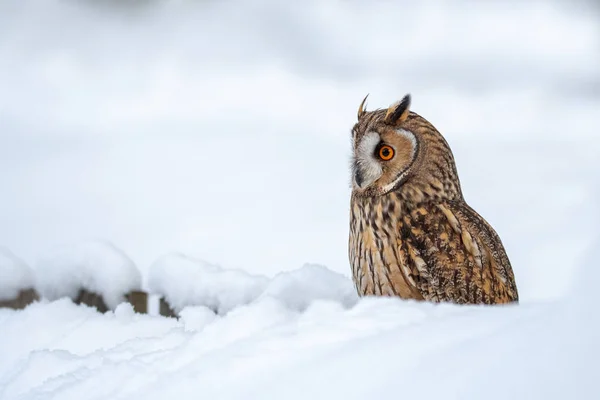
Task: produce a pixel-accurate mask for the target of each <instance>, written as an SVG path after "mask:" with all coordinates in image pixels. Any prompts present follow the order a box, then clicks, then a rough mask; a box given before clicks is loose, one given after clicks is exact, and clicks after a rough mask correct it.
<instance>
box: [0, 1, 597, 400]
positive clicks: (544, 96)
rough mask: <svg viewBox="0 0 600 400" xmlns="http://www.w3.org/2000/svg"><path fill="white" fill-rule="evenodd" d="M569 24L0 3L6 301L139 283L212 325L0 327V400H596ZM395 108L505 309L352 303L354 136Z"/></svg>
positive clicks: (579, 78) (582, 163) (137, 319)
mask: <svg viewBox="0 0 600 400" xmlns="http://www.w3.org/2000/svg"><path fill="white" fill-rule="evenodd" d="M596 3H597V2H596ZM590 4H591V3H590ZM590 4H588V3H586V2H583V1H569V2H564V3H556V2H553V1H521V2H500V1H498V2H472V1H467V0H457V1H451V2H446V1H441V0H433V1H427V2H409V1H397V2H364V1H363V2H357V1H339V0H326V1H323V0H307V1H302V2H280V1H276V0H260V1H247V2H244V1H241V0H237V1H231V2H218V1H197V2H196V1H175V0H170V1H162V2H152V1H148V2H117V1H100V0H99V1H78V2H77V1H71V2H65V1H58V0H48V1H39V2H33V1H10V0H0V187H1V188H2V195H1V196H0V245H1V246H4V247H6V249H10V250H11V251H12V252H14V254H16V256H15V255H13V254H12V253H10V252H8V250H6V251H3V253H2V255H1V256H0V274H3V273H5V271H13V272H14V274H13V272H10V274H11V275H10V276H11V279H12V280H11V282H10V284H9V283H7V282H8V280H3V282H0V288H5V287H6V288H8V289H6V290H7V291H9V290H12V291H14V290H16V288H15V287H14V284H13V283H14V282H17V281H22V282H26V283H31V282H32V281H33V280H34V278H35V279H37V282H38V283H47V284H52V279H51V278H52V277H53V276H54V275H53V273H51V272H50V270H54V269H55V268H60V269H61V270H62V271H63V272H64V273H65V274H67V275H68V274H70V273H71V272H73V271H74V270H75V267H76V266H77V265H80V264H81V263H82V262H83V264H84V265H86V266H89V265H97V266H100V269H102V268H103V267H102V266H105V267H106V268H108V269H109V271H111V269H110V268H114V267H115V266H117V265H121V266H125V267H124V268H125V269H126V270H129V271H134V270H133V267H134V266H135V267H137V268H138V269H139V270H141V271H142V275H143V277H144V282H143V285H144V286H145V287H146V288H148V287H151V288H152V289H154V290H155V291H158V292H162V293H164V294H166V295H167V296H170V299H171V300H172V301H173V302H174V303H177V304H176V306H177V308H181V307H182V306H183V303H184V301H183V299H182V298H180V297H185V299H186V300H187V299H191V300H193V302H194V304H204V305H205V306H206V307H205V306H195V307H188V308H185V309H183V311H182V313H181V315H182V316H183V317H182V319H181V320H179V321H177V320H173V319H165V318H160V317H155V316H140V315H133V314H132V312H131V309H130V308H128V306H126V305H121V306H119V308H118V309H117V310H116V311H115V312H114V313H107V314H105V315H100V314H97V313H95V312H94V311H93V310H90V309H86V308H83V307H76V306H74V305H72V304H70V303H69V302H68V301H66V300H58V301H55V302H52V303H40V304H36V305H33V306H31V307H29V308H28V309H26V310H24V311H9V310H0V399H2V400H4V399H13V398H22V399H34V398H35V399H46V398H60V399H63V398H64V399H81V398H85V399H90V398H93V399H95V398H97V399H100V398H102V399H120V398H148V399H155V398H156V399H164V398H170V397H171V398H176V397H175V396H177V398H181V399H185V398H198V397H202V396H208V397H211V398H244V399H248V398H261V399H264V398H273V399H275V398H277V399H281V398H307V397H309V396H314V397H317V398H328V399H331V398H344V399H346V398H364V397H367V396H378V397H382V396H394V397H400V396H411V395H413V396H419V397H420V398H433V397H434V396H435V397H438V396H440V395H443V396H445V397H446V398H456V399H459V398H460V399H463V398H477V399H480V398H524V399H525V398H528V399H529V398H544V399H547V398H598V397H600V394H598V391H597V389H596V387H595V385H594V383H595V381H594V379H593V378H594V377H597V376H598V372H597V371H598V369H597V368H596V366H595V362H596V361H595V360H597V359H598V356H600V354H599V346H598V344H597V340H596V339H595V338H596V337H598V335H599V334H600V332H599V325H598V312H597V311H596V310H595V308H594V305H595V302H596V299H595V296H594V291H595V287H594V286H593V285H594V282H596V281H597V278H598V277H599V276H598V273H597V272H596V271H597V264H598V261H597V257H595V253H597V251H598V250H600V245H595V246H592V244H593V243H594V241H595V240H597V237H598V229H597V226H598V220H599V217H600V216H599V215H598V204H599V201H600V190H599V189H598V183H599V182H600V166H599V165H600V164H599V163H598V154H599V153H600V136H598V132H599V131H600V111H599V110H600V72H599V71H600V51H598V49H600V24H599V23H598V17H599V15H600V9H599V8H598V6H595V7H594V6H592V5H590ZM407 92H410V93H411V94H412V96H413V109H414V110H415V111H417V112H418V113H420V114H421V115H423V116H424V117H426V118H428V119H429V120H430V121H431V122H432V123H433V124H434V125H436V126H437V127H438V128H439V129H440V131H441V132H442V133H443V134H444V135H445V136H446V138H447V139H448V141H449V143H450V145H451V146H452V148H453V150H454V153H455V158H456V160H457V165H458V169H459V174H460V177H461V182H462V184H463V191H464V193H465V197H466V198H467V201H468V202H469V203H470V204H471V205H472V206H473V207H474V208H475V209H476V210H478V211H479V212H480V213H481V214H482V215H483V216H485V217H486V219H487V220H488V221H489V222H490V223H492V225H493V226H494V227H495V228H496V230H497V231H498V233H499V234H500V236H501V237H502V240H503V242H504V244H505V247H506V248H507V251H508V254H509V256H510V258H511V261H512V264H513V267H514V270H515V275H516V278H517V283H518V286H519V292H520V295H521V299H522V301H521V304H520V305H519V306H518V307H505V308H499V309H489V308H485V309H482V308H478V307H462V308H457V307H450V306H432V305H428V304H413V303H410V302H400V301H398V300H392V299H366V300H362V301H359V302H358V303H356V304H354V301H355V299H352V298H351V296H350V295H349V294H348V293H349V292H348V290H349V289H348V288H350V289H351V283H350V281H349V280H344V278H343V277H341V276H339V274H343V275H345V276H349V267H348V262H347V256H346V246H347V231H348V220H347V218H348V202H349V198H348V197H349V193H350V189H349V178H348V159H349V152H350V146H349V144H350V140H349V130H350V128H351V126H352V124H353V123H354V121H355V118H356V109H357V106H358V104H359V102H360V100H362V98H363V97H364V95H365V94H366V93H370V97H369V104H370V105H369V107H371V108H373V107H384V106H387V105H388V104H389V103H391V102H393V101H395V100H397V99H399V98H400V97H401V96H403V95H404V94H405V93H407ZM89 238H92V239H95V238H99V239H101V240H108V241H110V242H112V243H114V244H115V245H116V246H117V247H118V248H119V249H122V252H121V251H120V250H118V251H117V250H115V252H117V253H118V254H119V256H116V255H115V254H117V253H115V252H112V253H111V252H108V253H111V254H113V255H114V257H113V256H110V257H108V256H106V254H105V251H104V250H106V249H104V250H100V251H99V252H95V251H96V250H93V249H92V250H91V252H90V251H88V250H89V249H88V250H82V249H84V248H85V246H84V247H83V248H82V247H74V248H69V247H64V245H65V244H67V245H68V244H69V243H79V242H81V241H82V240H87V239H89ZM84 243H87V242H84ZM57 246H58V247H57ZM57 249H59V250H60V251H59V250H57ZM57 251H58V253H57ZM108 253H107V254H108ZM56 254H59V255H58V256H57V257H58V258H53V257H50V255H56ZM84 254H86V255H88V254H96V255H95V256H94V255H91V256H89V257H91V259H90V258H86V257H87V256H84ZM164 254H171V255H170V256H163V257H161V255H164ZM176 254H185V256H183V255H180V256H176ZM586 254H588V256H586ZM18 257H20V258H18ZM82 257H83V258H84V259H85V260H84V261H81V260H82ZM56 259H58V260H61V262H60V263H59V264H60V265H57V264H56V263H54V262H52V260H56ZM68 260H72V262H71V263H68V265H64V264H63V263H62V261H68ZM197 260H207V262H202V261H197ZM103 262H108V263H109V264H103ZM97 263H100V264H97ZM189 263H191V264H189ZM305 263H314V264H319V265H325V266H327V268H328V269H324V268H321V267H318V266H315V265H308V266H305V267H303V268H300V267H301V266H302V265H304V264H305ZM27 265H31V266H34V270H35V272H36V273H35V275H36V276H35V277H34V276H32V274H31V271H30V270H29V269H28V267H27ZM191 265H192V266H193V265H201V266H202V268H199V269H198V270H196V271H195V272H194V271H189V270H186V268H188V267H190V266H191ZM217 265H219V266H222V267H217ZM86 268H87V267H86ZM116 268H117V269H116V270H114V271H121V267H118V266H117V267H116ZM129 268H132V269H129ZM92 270H93V268H92ZM15 271H17V272H15ZM85 271H88V269H86V270H85ZM85 271H83V272H82V274H80V275H77V274H76V275H75V276H70V278H73V279H75V281H77V282H82V281H85V280H86V279H87V275H86V272H85ZM186 271H188V272H186ZM286 271H291V272H290V273H285V272H286ZM80 272H81V271H80ZM190 273H192V275H191V276H198V277H199V278H198V279H200V277H201V278H202V279H203V280H202V283H199V284H198V285H193V282H189V281H187V282H182V281H183V280H184V278H181V275H177V274H183V275H186V274H190ZM194 273H195V274H196V275H194ZM16 274H20V275H19V276H20V277H18V276H17V275H16ZM107 276H108V275H107ZM135 276H137V275H136V273H135V272H131V274H130V275H129V278H127V279H126V280H125V281H123V282H126V283H128V284H129V283H131V282H133V281H135V280H136V279H139V276H138V277H137V278H136V277H135ZM177 276H180V277H179V278H177ZM187 276H190V275H187ZM0 277H2V275H0ZM153 277H154V279H153ZM161 277H162V278H161ZM169 277H171V278H173V277H175V278H173V279H176V280H178V282H181V283H182V285H181V288H182V289H181V292H178V291H177V287H173V284H172V282H171V283H169V281H167V279H168V278H169ZM317 281H318V282H317ZM93 283H94V284H95V283H97V282H93ZM138 283H139V282H138ZM183 283H186V284H187V286H185V285H183ZM227 285H228V286H227ZM125 286H127V287H129V285H125ZM134 286H135V285H134ZM51 287H52V288H56V287H55V286H51ZM71 287H74V286H71ZM90 287H97V288H100V286H93V285H91V286H90ZM110 289H114V288H110V287H107V286H106V284H103V285H101V288H100V289H98V290H110ZM184 290H185V292H183V291H184ZM223 290H227V291H235V292H225V293H224V292H223ZM58 294H60V295H70V293H58ZM2 295H3V294H2V293H0V297H1V296H2ZM51 297H52V296H51ZM54 297H56V296H54ZM178 300H180V301H178ZM211 309H214V310H216V311H219V315H215V314H214V313H213V311H211Z"/></svg>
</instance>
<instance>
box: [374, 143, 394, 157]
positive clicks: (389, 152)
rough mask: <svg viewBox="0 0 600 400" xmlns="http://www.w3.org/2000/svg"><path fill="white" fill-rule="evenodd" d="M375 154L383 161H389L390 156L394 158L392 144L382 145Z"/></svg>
mask: <svg viewBox="0 0 600 400" xmlns="http://www.w3.org/2000/svg"><path fill="white" fill-rule="evenodd" d="M377 154H378V155H379V158H381V159H382V160H383V161H390V160H391V159H392V158H394V149H393V148H392V146H388V145H383V146H381V147H380V148H379V151H378V152H377Z"/></svg>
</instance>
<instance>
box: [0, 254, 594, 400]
mask: <svg viewBox="0 0 600 400" xmlns="http://www.w3.org/2000/svg"><path fill="white" fill-rule="evenodd" d="M598 249H600V244H598V246H597V247H595V251H593V252H592V253H591V257H589V262H588V263H586V264H585V267H582V271H581V272H582V274H586V275H587V274H589V278H590V279H589V280H585V279H582V280H581V282H578V290H577V291H575V292H573V293H572V294H571V296H569V298H568V299H565V300H560V301H554V302H549V303H539V304H534V305H519V306H501V307H481V306H453V305H447V304H446V305H433V304H427V303H417V302H411V301H401V300H399V299H394V298H364V299H362V300H360V301H359V302H357V303H356V304H355V305H354V306H352V307H349V308H348V307H346V305H345V304H344V303H343V300H341V299H338V300H316V301H313V302H311V303H310V305H309V306H308V307H307V308H306V309H305V310H304V311H300V310H299V309H298V308H297V307H296V306H295V305H294V304H288V303H287V302H286V301H285V299H284V300H279V299H276V298H275V297H272V296H261V297H259V298H257V299H255V300H254V301H252V302H250V303H249V304H246V305H240V306H237V307H235V308H234V309H232V310H230V311H229V312H228V313H227V314H225V315H215V314H214V313H213V312H212V311H211V310H209V309H208V308H206V307H204V306H193V307H187V308H184V309H183V311H182V317H181V318H180V319H179V320H176V319H173V318H164V317H159V316H148V315H139V314H135V313H134V312H133V309H132V308H131V306H130V305H129V304H121V305H119V307H117V309H116V310H115V311H114V312H107V313H105V314H100V313H97V312H96V311H95V310H93V309H92V308H88V307H84V306H76V305H74V304H72V303H71V302H70V301H68V300H66V299H62V300H58V301H55V302H50V303H48V302H41V303H36V304H33V305H31V306H29V307H28V308H26V309H25V310H21V311H13V310H0V326H2V329H1V330H0V354H2V355H3V357H2V358H0V398H2V399H30V398H31V399H33V398H35V399H46V398H52V399H79V398H92V399H109V398H110V399H126V398H147V399H150V400H152V399H165V398H177V399H181V400H185V399H194V398H197V397H198V395H199V393H202V396H206V397H210V398H214V399H245V398H261V399H281V398H286V399H305V398H312V397H314V398H316V399H329V398H343V399H361V398H365V397H367V396H374V397H389V396H392V395H396V394H398V395H399V394H402V396H409V397H413V396H415V397H418V398H422V399H429V398H439V397H440V396H446V397H450V398H461V399H481V398H485V399H505V398H514V399H561V398H565V397H569V398H577V399H594V398H597V396H598V395H600V391H599V390H598V387H597V385H596V378H597V377H596V372H597V370H596V369H595V367H594V365H595V364H594V363H595V360H596V359H597V357H598V356H600V346H599V345H598V343H597V337H598V336H597V335H598V334H600V317H599V315H598V313H597V312H595V311H596V310H595V302H594V291H593V288H594V287H593V285H594V283H593V282H596V281H597V280H595V278H598V276H597V275H598V273H597V269H596V268H594V267H593V264H592V263H593V262H596V257H595V253H596V251H597V250H598ZM321 273H324V272H323V271H321ZM314 276H315V275H314V274H311V273H298V274H295V279H296V280H297V281H299V282H298V284H301V285H302V286H305V287H306V286H310V284H312V283H313V282H314V281H313V278H314ZM276 279H277V278H276ZM329 296H330V298H332V299H333V298H335V297H336V296H337V290H336V287H335V286H332V287H331V291H330V292H329ZM42 326H43V327H44V328H43V329H39V328H40V327H42ZM22 332H30V333H29V334H27V335H23V334H22ZM492 388H493V390H491V389H492Z"/></svg>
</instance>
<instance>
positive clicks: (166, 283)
mask: <svg viewBox="0 0 600 400" xmlns="http://www.w3.org/2000/svg"><path fill="white" fill-rule="evenodd" d="M268 282H269V280H268V279H267V278H266V277H264V276H261V275H252V274H249V273H247V272H245V271H241V270H230V269H223V268H221V267H219V266H216V265H212V264H209V263H207V262H205V261H201V260H196V259H193V258H190V257H187V256H185V255H182V254H167V255H165V256H162V257H160V258H159V259H158V260H156V261H155V262H154V263H153V264H152V265H151V266H150V269H149V271H148V285H149V288H150V291H151V292H152V293H155V294H157V295H160V296H162V297H163V299H164V302H161V306H160V308H161V310H160V311H161V315H167V316H175V315H177V314H179V312H180V311H181V310H182V309H183V308H184V307H187V306H205V307H207V308H209V309H211V310H212V311H213V312H215V313H216V314H220V315H223V314H226V313H228V312H229V311H231V310H232V309H233V308H235V307H238V306H241V305H244V304H248V303H250V302H252V301H254V300H255V299H257V298H258V297H259V296H260V295H261V293H262V292H263V291H264V290H265V288H266V286H267V284H268Z"/></svg>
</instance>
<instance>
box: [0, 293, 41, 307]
mask: <svg viewBox="0 0 600 400" xmlns="http://www.w3.org/2000/svg"><path fill="white" fill-rule="evenodd" d="M39 299H40V296H38V294H37V292H36V291H35V289H24V290H21V291H19V294H18V295H17V297H15V298H14V299H11V300H0V308H12V309H14V310H22V309H24V308H25V307H27V306H28V305H30V304H31V303H33V302H34V301H38V300H39Z"/></svg>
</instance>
